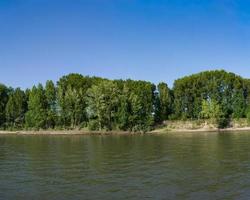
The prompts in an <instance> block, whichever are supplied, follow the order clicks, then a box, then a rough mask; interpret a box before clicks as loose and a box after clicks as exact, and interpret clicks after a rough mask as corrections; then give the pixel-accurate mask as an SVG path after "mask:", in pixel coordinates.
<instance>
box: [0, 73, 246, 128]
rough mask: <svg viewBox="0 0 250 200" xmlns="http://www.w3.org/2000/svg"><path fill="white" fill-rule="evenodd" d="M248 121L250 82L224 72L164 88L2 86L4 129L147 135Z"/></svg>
mask: <svg viewBox="0 0 250 200" xmlns="http://www.w3.org/2000/svg"><path fill="white" fill-rule="evenodd" d="M239 118H247V119H249V120H250V80H249V79H244V78H242V77H240V76H238V75H236V74H234V73H229V72H226V71H224V70H214V71H205V72H201V73H197V74H194V75H191V76H186V77H183V78H180V79H178V80H176V81H175V82H174V84H173V87H172V88H169V87H168V85H167V84H166V83H163V82H161V83H159V84H158V85H155V84H153V83H151V82H147V81H135V80H130V79H128V80H108V79H104V78H99V77H89V76H83V75H81V74H69V75H66V76H63V77H62V78H60V79H59V81H58V82H57V83H54V82H53V81H51V80H48V81H47V82H46V84H45V85H42V84H38V85H36V86H33V87H32V88H30V89H26V90H22V89H20V88H15V89H14V88H12V87H7V86H5V85H4V84H0V129H2V130H43V129H58V130H62V129H65V130H67V129H85V128H86V129H88V130H90V131H111V130H117V131H119V130H120V131H131V132H146V131H150V130H152V129H154V127H156V126H157V125H160V124H162V123H163V122H164V121H166V120H187V119H189V120H197V119H204V120H206V119H212V120H213V121H214V123H215V124H216V125H217V126H218V128H225V127H227V126H228V124H229V122H230V120H231V119H239Z"/></svg>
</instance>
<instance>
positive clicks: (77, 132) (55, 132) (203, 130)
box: [0, 127, 250, 135]
mask: <svg viewBox="0 0 250 200" xmlns="http://www.w3.org/2000/svg"><path fill="white" fill-rule="evenodd" d="M245 131H250V127H241V128H225V129H217V128H199V129H185V128H181V129H166V128H162V129H155V130H152V131H149V132H146V133H142V132H129V131H86V130H62V131H60V130H39V131H30V130H28V131H25V130H20V131H8V130H1V131H0V135H144V134H167V133H176V134H178V133H209V132H210V133H216V132H217V133H219V132H245Z"/></svg>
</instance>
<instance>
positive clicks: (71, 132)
mask: <svg viewBox="0 0 250 200" xmlns="http://www.w3.org/2000/svg"><path fill="white" fill-rule="evenodd" d="M131 134H139V133H134V132H128V131H86V130H84V131H83V130H39V131H26V130H22V131H8V130H4V131H0V135H131Z"/></svg>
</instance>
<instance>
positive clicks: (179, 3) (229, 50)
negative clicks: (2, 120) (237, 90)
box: [0, 0, 250, 88]
mask: <svg viewBox="0 0 250 200" xmlns="http://www.w3.org/2000/svg"><path fill="white" fill-rule="evenodd" d="M208 69H225V70H229V71H232V72H235V73H237V74H240V75H242V76H244V77H250V2H249V1H243V0H0V82H2V83H4V84H6V85H9V86H13V87H17V86H21V87H22V88H26V87H30V86H32V85H33V84H36V83H38V82H41V83H44V82H45V80H47V79H52V80H54V81H56V80H58V78H59V77H60V76H62V75H64V74H68V73H70V72H77V73H81V74H83V75H96V76H102V77H107V78H112V79H118V78H123V79H126V78H132V79H143V80H148V81H152V82H154V83H158V82H160V81H164V82H167V83H168V84H169V85H170V86H171V85H172V83H173V81H174V80H175V79H176V78H179V77H182V76H183V75H188V74H191V73H196V72H200V71H202V70H208Z"/></svg>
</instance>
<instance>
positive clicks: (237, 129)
mask: <svg viewBox="0 0 250 200" xmlns="http://www.w3.org/2000/svg"><path fill="white" fill-rule="evenodd" d="M241 131H250V127H242V128H225V129H218V128H199V129H164V128H163V129H156V130H153V131H151V133H167V132H169V133H185V132H187V133H202V132H241Z"/></svg>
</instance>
